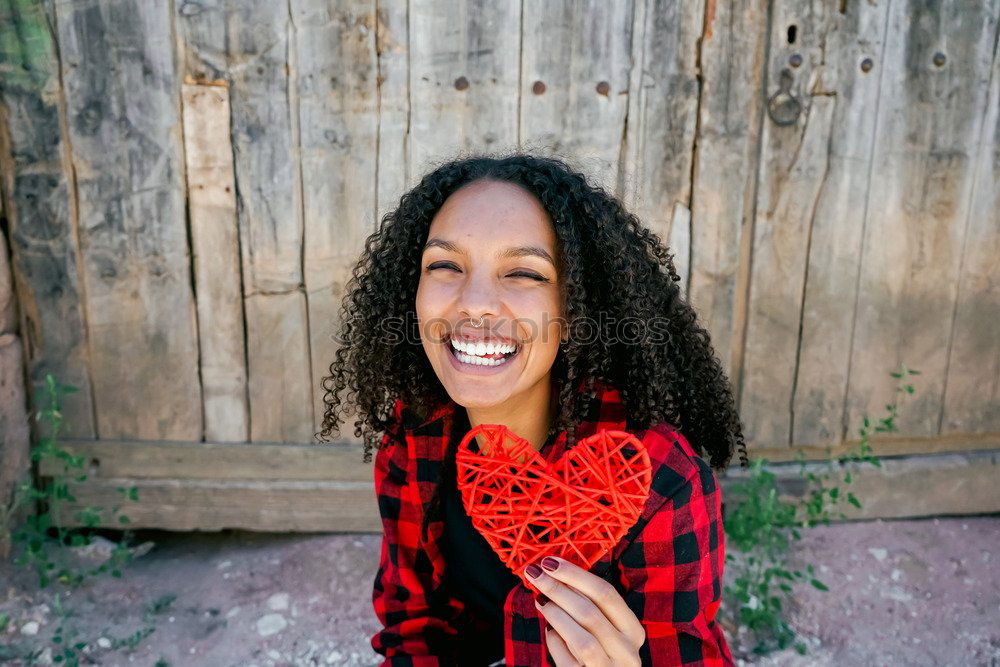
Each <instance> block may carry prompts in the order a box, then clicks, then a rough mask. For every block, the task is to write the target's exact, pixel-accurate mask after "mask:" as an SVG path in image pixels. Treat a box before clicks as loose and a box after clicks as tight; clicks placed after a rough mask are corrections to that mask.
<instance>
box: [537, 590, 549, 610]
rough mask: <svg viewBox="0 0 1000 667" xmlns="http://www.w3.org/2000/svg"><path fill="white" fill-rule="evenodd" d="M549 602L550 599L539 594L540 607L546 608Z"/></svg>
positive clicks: (543, 594)
mask: <svg viewBox="0 0 1000 667" xmlns="http://www.w3.org/2000/svg"><path fill="white" fill-rule="evenodd" d="M548 601H549V598H548V597H546V596H545V593H539V594H538V605H539V606H540V607H542V606H545V603H546V602H548Z"/></svg>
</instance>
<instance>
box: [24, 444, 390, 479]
mask: <svg viewBox="0 0 1000 667" xmlns="http://www.w3.org/2000/svg"><path fill="white" fill-rule="evenodd" d="M60 447H63V448H64V449H65V450H66V451H68V452H71V453H73V455H75V456H83V457H85V458H86V461H87V471H88V474H89V475H90V476H91V478H94V479H100V478H106V477H134V478H137V479H139V478H143V479H166V478H181V479H219V480H222V479H229V480H235V479H254V480H269V479H297V480H328V481H341V482H351V481H354V482H356V481H369V482H370V481H371V480H372V464H371V463H364V461H362V448H361V446H360V445H339V444H336V445H335V444H324V445H315V444H307V445H292V444H282V443H269V444H261V443H240V444H237V443H225V442H137V441H129V440H110V441H108V440H100V441H94V440H65V441H60ZM62 466H63V462H62V461H60V460H57V459H51V458H45V459H42V461H41V462H40V463H39V471H40V473H41V474H42V475H53V474H57V473H60V471H62V469H63V467H62Z"/></svg>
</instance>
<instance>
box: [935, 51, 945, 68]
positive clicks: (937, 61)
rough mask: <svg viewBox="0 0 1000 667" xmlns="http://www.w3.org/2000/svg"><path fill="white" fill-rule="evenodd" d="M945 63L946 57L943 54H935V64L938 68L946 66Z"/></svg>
mask: <svg viewBox="0 0 1000 667" xmlns="http://www.w3.org/2000/svg"><path fill="white" fill-rule="evenodd" d="M944 61H945V57H944V54H943V53H941V52H940V51H938V52H937V53H935V54H934V64H935V65H937V66H938V67H941V66H942V65H944Z"/></svg>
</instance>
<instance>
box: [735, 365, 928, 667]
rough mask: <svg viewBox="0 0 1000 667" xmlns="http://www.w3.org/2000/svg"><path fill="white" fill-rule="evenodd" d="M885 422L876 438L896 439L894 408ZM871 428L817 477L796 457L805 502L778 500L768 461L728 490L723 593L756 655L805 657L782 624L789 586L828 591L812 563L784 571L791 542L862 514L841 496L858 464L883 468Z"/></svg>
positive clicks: (866, 423)
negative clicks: (779, 652) (849, 512)
mask: <svg viewBox="0 0 1000 667" xmlns="http://www.w3.org/2000/svg"><path fill="white" fill-rule="evenodd" d="M917 374H919V371H916V370H912V369H908V368H906V366H905V365H904V366H901V369H900V370H899V371H893V372H892V373H891V375H892V377H894V378H896V379H901V378H904V377H906V376H908V375H917ZM900 392H903V393H904V394H912V393H913V385H911V384H905V385H904V386H902V387H897V388H896V393H897V394H898V393H900ZM886 410H887V412H888V416H886V417H883V418H881V419H879V421H878V423H877V424H876V425H875V427H874V431H875V432H892V431H897V430H898V429H897V427H896V423H895V420H896V418H897V416H898V412H897V410H898V406H897V403H896V401H894V402H892V403H890V404H888V405H886ZM871 431H872V423H871V420H870V419H869V418H868V416H867V415H865V416H864V418H863V420H862V426H861V428H860V429H859V434H860V436H861V442H860V444H859V446H858V447H857V448H856V449H855V450H854V451H852V452H850V453H848V454H845V455H843V456H840V457H837V458H832V457H829V456H828V458H827V460H826V461H824V462H823V463H822V464H821V465H820V466H818V467H819V468H820V470H819V472H814V470H815V469H816V466H813V469H811V470H810V469H807V466H806V464H805V461H804V460H803V457H802V454H801V452H799V454H798V461H799V474H800V475H801V477H802V478H803V479H804V480H805V482H806V493H805V495H804V496H803V497H802V498H800V499H797V500H788V499H786V498H784V497H782V496H780V495H779V491H778V484H777V477H776V476H775V474H774V473H773V472H772V471H771V470H770V469H769V467H768V461H767V460H766V459H762V458H754V459H752V460H751V463H750V470H749V475H748V478H747V479H746V481H743V482H740V483H737V484H733V485H732V487H731V493H733V494H734V495H735V496H736V497H737V498H738V499H739V500H738V502H737V504H736V505H735V506H734V507H733V508H732V510H731V511H730V512H729V513H728V515H727V516H726V517H725V519H724V522H723V523H724V530H725V535H726V542H727V546H729V547H731V549H729V550H728V553H727V554H726V561H727V567H729V568H731V570H730V571H731V576H732V577H733V584H732V585H727V586H726V590H725V593H726V596H727V597H728V599H729V600H732V601H734V602H735V605H734V606H733V608H734V609H735V613H734V612H732V611H730V612H727V613H728V614H729V615H731V616H734V619H733V620H735V621H736V624H737V625H738V626H742V627H743V628H746V629H747V630H748V631H749V634H750V636H751V637H752V639H753V642H754V646H753V649H752V650H753V652H754V653H756V654H766V653H770V652H771V651H774V650H776V649H783V648H786V647H788V646H793V647H794V648H795V650H796V651H797V652H799V653H800V654H805V652H806V645H805V643H803V642H801V641H797V638H796V634H795V631H794V630H793V629H792V627H791V626H790V625H789V624H788V621H787V620H786V615H785V614H786V611H787V604H788V603H789V602H790V601H791V599H792V594H793V590H794V589H793V585H794V584H796V583H799V582H807V583H808V584H809V585H811V586H812V587H814V588H816V589H818V590H821V591H827V590H829V588H828V587H827V585H826V584H825V583H823V581H821V580H820V579H819V578H818V576H817V575H816V571H815V567H814V565H813V564H812V563H808V564H807V565H806V568H805V571H802V570H797V569H792V568H790V567H789V566H788V553H789V550H790V549H791V545H792V542H793V541H796V540H799V539H801V537H802V533H801V530H802V529H806V528H812V527H813V526H816V525H819V524H824V525H825V524H829V523H830V519H831V517H836V518H839V519H843V518H845V514H844V512H843V511H842V509H841V508H843V507H844V505H843V503H844V502H846V503H850V504H851V505H853V506H854V507H857V508H860V507H861V501H860V500H859V499H858V498H857V496H855V495H854V494H853V493H852V492H850V491H847V490H846V486H847V485H849V484H851V482H852V479H853V475H852V470H854V469H855V468H856V467H857V465H858V464H865V463H868V464H871V465H873V466H876V467H881V465H882V464H881V462H880V461H879V459H878V457H877V456H875V455H874V454H873V453H872V448H871V444H870V442H869V434H870V432H871Z"/></svg>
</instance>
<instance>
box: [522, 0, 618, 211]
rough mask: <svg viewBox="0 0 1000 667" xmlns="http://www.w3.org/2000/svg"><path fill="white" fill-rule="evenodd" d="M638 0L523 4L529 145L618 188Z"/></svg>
mask: <svg viewBox="0 0 1000 667" xmlns="http://www.w3.org/2000/svg"><path fill="white" fill-rule="evenodd" d="M633 7H634V2H633V0H627V1H624V2H612V3H608V2H601V1H600V0H587V1H585V2H573V1H572V0H551V1H547V2H529V3H526V4H525V5H524V17H523V21H522V25H523V34H522V36H521V37H522V47H521V63H520V66H521V85H520V96H521V105H520V121H519V122H520V134H519V136H520V142H521V145H522V147H524V148H526V149H529V150H532V151H535V152H539V153H543V154H556V155H560V156H566V157H568V158H569V159H570V160H571V161H572V162H573V163H574V164H575V165H577V166H578V167H579V168H581V169H582V170H583V171H584V173H586V174H587V176H588V178H589V179H590V180H591V181H592V182H593V183H595V184H597V185H600V186H602V187H604V188H605V189H606V190H607V191H608V192H611V193H614V192H615V190H616V187H617V181H618V165H619V159H620V153H621V150H622V136H623V134H624V130H625V117H626V112H627V111H628V92H629V90H628V85H629V71H630V69H631V55H632V54H631V50H632V47H631V39H632V20H633Z"/></svg>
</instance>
